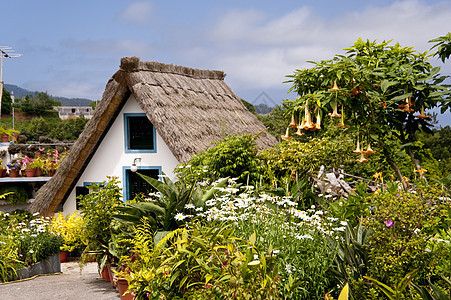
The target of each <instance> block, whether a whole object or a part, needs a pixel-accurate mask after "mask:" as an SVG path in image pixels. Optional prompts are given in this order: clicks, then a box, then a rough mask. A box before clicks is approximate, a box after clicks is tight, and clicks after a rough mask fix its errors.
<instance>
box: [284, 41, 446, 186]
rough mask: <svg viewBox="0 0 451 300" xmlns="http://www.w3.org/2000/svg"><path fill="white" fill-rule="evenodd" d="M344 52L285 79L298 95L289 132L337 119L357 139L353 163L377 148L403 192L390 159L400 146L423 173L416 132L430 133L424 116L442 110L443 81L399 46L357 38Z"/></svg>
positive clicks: (423, 56)
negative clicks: (416, 152)
mask: <svg viewBox="0 0 451 300" xmlns="http://www.w3.org/2000/svg"><path fill="white" fill-rule="evenodd" d="M345 50H347V53H346V55H336V56H335V57H334V58H332V59H331V60H324V61H321V62H312V63H313V64H314V66H313V67H312V68H308V69H302V70H296V71H295V73H294V74H293V75H290V76H289V77H291V80H289V82H291V83H292V85H293V86H292V88H291V89H290V91H295V92H297V93H298V95H299V96H298V97H297V99H296V100H295V101H293V103H292V104H293V106H292V112H293V118H292V122H291V124H290V126H291V127H296V128H298V132H297V134H298V135H302V134H304V133H305V132H308V131H315V130H318V129H321V118H323V117H325V116H330V117H331V118H337V119H338V121H336V123H338V124H337V126H338V127H344V128H347V127H350V128H349V130H350V131H351V132H356V133H357V136H358V138H357V149H356V151H355V152H358V153H359V154H360V155H361V156H360V158H359V159H358V160H357V161H360V162H365V161H366V159H367V156H368V155H370V154H371V153H374V151H373V150H372V149H371V146H370V145H371V144H373V145H376V146H377V147H378V150H379V151H383V153H384V156H385V158H386V160H387V162H388V163H389V164H390V166H391V167H392V168H393V170H394V171H395V173H396V176H397V178H398V180H400V182H402V183H403V186H404V187H406V182H405V180H404V179H403V176H402V174H401V172H400V170H399V168H398V166H397V165H396V163H395V160H394V156H395V155H396V153H397V152H399V146H402V147H403V148H405V149H406V151H407V153H408V154H409V155H410V157H411V159H412V160H413V161H414V163H415V167H416V169H417V171H419V172H423V171H424V170H422V169H421V166H420V162H419V161H418V160H417V159H416V158H415V154H414V150H415V144H414V142H415V132H417V131H418V130H420V129H423V130H425V131H430V130H429V128H428V127H429V126H431V124H430V121H431V119H430V118H429V117H428V116H427V115H425V113H424V110H425V109H431V108H434V107H437V106H441V105H442V102H443V99H444V96H445V95H446V94H447V93H448V94H449V91H448V90H446V88H445V87H444V86H442V85H440V84H441V82H443V80H445V79H446V76H441V75H439V71H440V68H439V67H433V66H432V65H431V64H430V63H429V62H428V57H430V55H429V54H428V53H427V52H424V53H419V52H417V51H415V50H413V48H412V47H401V46H400V45H399V44H398V43H397V44H395V45H390V41H388V42H385V41H384V42H382V43H379V44H378V43H376V42H370V41H366V42H365V41H363V40H362V39H361V38H359V39H358V40H357V41H356V42H355V43H354V45H353V46H352V47H349V48H346V49H345ZM331 111H332V112H331ZM314 120H315V122H313V121H314ZM282 138H283V137H282ZM363 143H365V146H366V147H362V144H363Z"/></svg>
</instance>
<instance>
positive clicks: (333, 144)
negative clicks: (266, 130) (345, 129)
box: [261, 138, 353, 179]
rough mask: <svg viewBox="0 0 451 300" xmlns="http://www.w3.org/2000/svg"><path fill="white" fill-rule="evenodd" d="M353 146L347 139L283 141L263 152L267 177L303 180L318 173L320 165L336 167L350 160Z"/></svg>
mask: <svg viewBox="0 0 451 300" xmlns="http://www.w3.org/2000/svg"><path fill="white" fill-rule="evenodd" d="M352 147H353V145H352V144H351V142H349V141H348V140H340V141H337V140H332V139H329V138H313V139H311V140H309V141H308V142H300V141H294V140H291V141H284V142H282V143H280V144H279V145H277V146H275V147H274V148H270V149H266V150H264V151H262V154H261V156H262V160H263V161H264V165H265V166H266V169H265V172H266V174H265V175H266V176H267V177H268V178H273V179H278V178H284V177H286V176H292V178H299V179H300V178H306V177H309V176H311V175H313V174H314V172H317V171H318V170H319V167H320V166H321V165H325V166H330V167H335V168H339V167H340V166H342V165H345V164H348V163H349V162H350V161H351V150H350V149H352Z"/></svg>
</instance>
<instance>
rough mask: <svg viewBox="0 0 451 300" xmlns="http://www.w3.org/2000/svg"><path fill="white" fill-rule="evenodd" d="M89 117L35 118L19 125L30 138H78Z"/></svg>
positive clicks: (34, 139) (33, 139)
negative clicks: (63, 118) (64, 118)
mask: <svg viewBox="0 0 451 300" xmlns="http://www.w3.org/2000/svg"><path fill="white" fill-rule="evenodd" d="M87 122H88V119H85V118H82V117H79V118H76V119H68V120H60V119H59V118H43V117H38V118H33V119H32V120H30V121H28V122H22V123H18V124H17V127H18V128H19V129H20V131H21V132H22V134H24V135H26V136H27V138H28V139H29V140H32V141H37V140H39V138H40V137H41V136H46V137H49V138H53V139H57V140H61V141H63V140H76V139H77V138H78V136H79V135H80V134H81V132H82V131H83V129H84V128H85V125H86V123H87Z"/></svg>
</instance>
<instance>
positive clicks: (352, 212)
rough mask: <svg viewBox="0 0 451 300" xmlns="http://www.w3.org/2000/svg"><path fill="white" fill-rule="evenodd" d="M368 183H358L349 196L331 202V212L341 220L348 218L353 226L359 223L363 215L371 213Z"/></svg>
mask: <svg viewBox="0 0 451 300" xmlns="http://www.w3.org/2000/svg"><path fill="white" fill-rule="evenodd" d="M367 187H368V183H367V182H364V181H361V182H360V183H358V184H357V185H356V187H355V189H354V191H353V193H351V194H349V195H348V197H347V198H340V199H339V200H336V201H334V202H331V203H330V206H329V209H330V212H331V213H332V214H333V215H334V216H335V217H337V218H339V219H340V220H347V221H348V223H349V225H350V226H351V228H353V227H355V226H357V225H358V224H359V220H360V219H361V218H362V217H367V216H369V215H370V213H371V211H370V202H369V201H368V196H370V194H369V193H368V192H367Z"/></svg>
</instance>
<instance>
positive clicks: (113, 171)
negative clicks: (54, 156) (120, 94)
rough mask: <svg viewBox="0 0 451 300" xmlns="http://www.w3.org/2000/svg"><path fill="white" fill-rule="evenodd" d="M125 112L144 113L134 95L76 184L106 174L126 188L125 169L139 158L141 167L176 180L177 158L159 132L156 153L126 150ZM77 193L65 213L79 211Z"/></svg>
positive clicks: (105, 177)
mask: <svg viewBox="0 0 451 300" xmlns="http://www.w3.org/2000/svg"><path fill="white" fill-rule="evenodd" d="M126 113H143V110H142V109H141V108H140V107H139V105H138V103H137V101H136V100H135V98H134V97H133V96H131V97H130V98H129V99H128V101H127V103H126V104H125V105H124V107H123V109H122V111H121V112H120V114H119V115H118V116H117V118H116V120H115V122H114V124H113V125H112V126H111V128H110V130H109V131H108V133H107V134H106V136H105V138H104V139H103V141H102V143H101V145H100V146H99V148H98V149H97V151H96V153H95V154H94V156H93V158H92V159H91V161H90V163H89V165H88V166H87V167H86V169H85V171H84V172H83V174H82V175H81V177H80V179H79V180H78V182H77V184H76V186H83V185H84V183H85V182H102V181H105V180H107V176H117V177H119V180H120V181H121V183H120V187H121V188H122V189H123V188H124V186H123V182H124V178H123V169H124V167H128V168H129V167H130V166H131V165H132V163H133V160H134V159H135V158H138V157H139V158H141V163H138V164H137V166H138V168H139V167H160V168H161V171H162V172H164V173H165V174H166V175H167V176H169V177H170V178H171V179H174V177H175V175H174V173H173V170H174V169H175V167H176V166H177V164H178V161H177V159H176V158H175V157H174V155H173V154H172V152H171V151H170V150H169V148H168V147H167V146H166V144H165V143H164V141H163V139H162V138H161V136H160V135H158V133H157V134H156V153H125V138H124V134H125V133H124V114H126ZM75 192H76V189H75V188H74V189H73V190H72V191H71V193H70V196H69V197H68V199H67V200H66V202H65V203H64V204H63V212H64V214H65V215H68V214H71V213H73V212H74V211H75V210H76V199H75V198H76V195H75Z"/></svg>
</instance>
